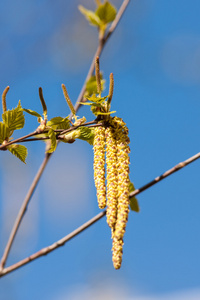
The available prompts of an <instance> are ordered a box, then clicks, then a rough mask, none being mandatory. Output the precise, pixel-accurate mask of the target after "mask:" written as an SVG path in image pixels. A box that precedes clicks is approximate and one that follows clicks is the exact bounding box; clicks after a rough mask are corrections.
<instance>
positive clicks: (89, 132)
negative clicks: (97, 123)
mask: <svg viewBox="0 0 200 300" xmlns="http://www.w3.org/2000/svg"><path fill="white" fill-rule="evenodd" d="M77 130H79V131H80V136H79V137H78V138H79V139H81V140H84V141H86V142H88V143H89V144H90V145H93V141H94V129H93V128H88V127H80V128H78V129H77Z"/></svg>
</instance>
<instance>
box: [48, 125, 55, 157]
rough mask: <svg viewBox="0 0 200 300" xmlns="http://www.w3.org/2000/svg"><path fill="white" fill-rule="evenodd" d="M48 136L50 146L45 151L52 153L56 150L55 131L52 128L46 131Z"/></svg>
mask: <svg viewBox="0 0 200 300" xmlns="http://www.w3.org/2000/svg"><path fill="white" fill-rule="evenodd" d="M48 136H49V138H50V140H51V147H50V149H49V150H48V151H47V152H48V153H52V152H54V151H55V150H56V147H57V142H56V134H55V132H54V131H53V129H50V130H49V131H48Z"/></svg>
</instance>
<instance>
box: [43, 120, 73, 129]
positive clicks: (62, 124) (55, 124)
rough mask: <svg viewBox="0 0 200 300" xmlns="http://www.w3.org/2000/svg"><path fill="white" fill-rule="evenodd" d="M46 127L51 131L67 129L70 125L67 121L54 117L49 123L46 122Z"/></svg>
mask: <svg viewBox="0 0 200 300" xmlns="http://www.w3.org/2000/svg"><path fill="white" fill-rule="evenodd" d="M47 126H48V127H51V128H52V129H63V130H65V129H69V128H70V123H69V119H68V118H67V117H66V118H62V117H55V118H52V119H51V120H50V121H48V122H47Z"/></svg>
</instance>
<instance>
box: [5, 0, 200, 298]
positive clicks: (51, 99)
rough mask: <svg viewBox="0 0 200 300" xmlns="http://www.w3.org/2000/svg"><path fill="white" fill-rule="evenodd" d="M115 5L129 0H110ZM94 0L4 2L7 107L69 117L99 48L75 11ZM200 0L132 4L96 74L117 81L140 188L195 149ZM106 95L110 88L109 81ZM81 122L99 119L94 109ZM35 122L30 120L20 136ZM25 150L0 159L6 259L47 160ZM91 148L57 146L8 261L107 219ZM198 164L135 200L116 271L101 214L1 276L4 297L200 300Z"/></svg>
mask: <svg viewBox="0 0 200 300" xmlns="http://www.w3.org/2000/svg"><path fill="white" fill-rule="evenodd" d="M113 3H114V4H115V5H116V7H117V8H119V7H120V4H121V3H122V1H118V0H116V1H114V0H113ZM78 4H82V5H84V6H86V7H87V8H89V9H94V8H95V4H94V1H89V0H87V1H86V0H79V1H76V0H75V1H64V0H57V1H45V0H40V1H39V0H34V1H33V0H26V1H23V0H15V1H14V0H8V1H1V2H0V92H1V93H2V92H3V90H4V89H5V87H6V86H7V85H9V86H10V91H9V92H8V95H7V106H8V108H9V109H11V108H13V107H16V106H17V103H18V101H19V99H20V100H21V102H22V106H23V107H24V108H30V109H33V110H36V111H38V112H39V113H42V109H41V106H40V101H39V96H38V88H39V87H40V86H41V87H42V88H43V93H44V98H45V100H46V102H47V106H48V116H49V118H52V117H54V116H62V117H65V116H67V115H68V114H69V109H68V107H67V105H66V102H65V100H64V97H63V94H62V89H61V84H62V83H64V84H65V85H66V86H67V89H68V93H69V95H70V98H71V99H72V102H73V103H75V102H76V99H77V96H78V94H79V92H80V89H81V87H82V84H83V82H84V79H85V76H86V74H87V71H88V68H89V66H90V63H91V60H92V58H93V55H94V53H95V50H96V47H97V43H98V42H97V31H96V28H94V27H91V26H89V25H88V23H87V21H86V20H85V19H84V17H83V16H82V15H81V14H80V13H79V11H78V9H77V6H78ZM199 12H200V2H199V0H176V1H172V0H132V1H130V4H129V6H128V8H127V10H126V12H125V14H124V16H123V18H122V20H121V21H120V24H119V26H118V27H117V29H116V31H115V32H114V34H113V35H112V36H111V38H110V40H109V41H108V43H107V44H106V47H105V49H104V51H103V53H102V56H101V58H100V66H101V69H102V70H103V72H104V77H105V79H106V80H107V82H108V78H109V74H110V73H111V72H113V73H114V79H115V88H114V96H113V100H112V110H116V111H117V116H119V117H122V118H123V119H124V121H125V122H126V123H127V126H128V127H129V132H130V140H131V144H130V147H131V154H130V160H131V173H130V179H131V180H132V181H133V182H134V184H135V187H136V188H139V187H141V186H143V185H144V184H146V183H147V182H149V181H151V180H152V179H154V178H155V177H157V176H158V175H160V174H162V173H163V172H165V171H166V170H168V169H170V168H171V167H173V166H174V165H176V164H178V163H179V162H181V161H183V160H185V159H187V158H189V157H191V156H193V155H194V154H196V153H198V152H199V148H200V140H199V128H200V88H199V85H200V21H199ZM106 86H107V90H106V91H105V95H106V93H107V92H108V83H107V84H106ZM78 115H79V116H80V117H82V116H85V117H86V118H87V120H88V121H91V120H93V119H94V117H93V115H92V114H91V113H90V112H89V110H88V107H84V108H81V109H80V110H79V112H78ZM37 126H38V124H37V121H36V119H35V118H34V117H33V116H28V115H26V124H25V127H24V129H23V130H20V131H18V132H15V135H14V137H19V136H22V135H24V134H27V133H29V132H32V131H33V130H35V128H36V127H37ZM26 146H28V151H29V154H28V158H27V164H26V165H24V164H23V163H22V162H21V161H18V159H17V158H15V157H13V156H12V155H11V154H10V153H7V152H6V151H5V152H3V151H2V152H1V155H0V164H1V168H0V256H2V254H3V250H4V248H5V245H6V243H7V240H8V237H9V234H10V231H11V228H12V226H13V223H14V221H15V218H16V216H17V213H18V210H19V208H20V205H21V203H22V201H23V199H24V197H25V195H26V193H27V191H28V189H29V186H30V184H31V182H32V180H33V178H34V176H35V174H36V172H37V170H38V168H39V166H40V164H41V163H42V161H43V158H44V151H45V144H44V143H42V142H34V143H29V144H26ZM92 163H93V152H92V147H91V146H90V145H89V144H87V143H85V142H83V141H76V142H75V143H74V144H60V145H59V147H58V149H57V150H56V152H55V154H54V155H53V156H52V157H51V159H50V161H49V163H48V165H47V168H46V169H45V172H44V174H43V177H42V179H41V181H40V184H39V186H38V188H37V190H36V192H35V194H34V196H33V198H32V200H31V202H30V204H29V206H28V211H27V212H26V214H25V217H24V219H23V222H22V224H21V226H20V230H19V232H18V234H17V236H16V239H15V241H14V244H13V247H12V250H11V252H10V255H9V259H8V261H7V265H10V264H12V263H15V262H17V261H19V260H21V259H23V258H25V257H27V256H28V255H31V254H32V253H34V252H36V251H38V250H40V249H41V248H43V247H46V246H47V245H50V244H52V243H54V242H55V241H57V240H58V239H60V238H62V237H63V236H65V235H67V234H68V233H70V232H71V231H72V230H74V229H76V228H77V227H78V226H80V225H82V224H83V223H84V222H86V221H87V220H89V219H90V218H92V217H93V216H94V215H96V214H97V213H99V211H100V210H99V209H98V205H97V201H96V191H95V187H94V182H93V166H92ZM199 166H200V161H196V162H194V163H192V164H191V165H189V166H187V167H186V168H184V169H182V170H181V171H179V172H177V173H175V174H174V175H172V176H170V177H169V178H167V179H165V180H164V181H162V182H160V183H158V184H156V185H155V186H154V187H152V188H150V189H148V190H147V191H145V192H143V193H141V194H140V195H138V201H139V205H140V209H141V211H140V213H139V214H136V213H134V212H130V215H129V221H128V224H127V230H126V234H125V239H124V242H125V244H124V254H123V262H122V267H121V269H120V270H118V271H116V270H115V269H114V268H113V265H112V257H111V238H110V229H109V228H108V226H107V223H106V219H105V218H103V219H101V220H100V221H99V222H97V223H96V224H94V225H93V226H91V227H90V228H89V229H87V230H86V231H84V232H83V233H81V234H80V235H78V236H77V237H75V238H74V239H73V240H71V241H70V242H68V243H67V244H65V246H64V247H61V248H59V249H57V250H56V251H54V252H52V253H50V254H48V255H47V256H45V257H41V258H39V259H38V260H36V261H34V262H32V263H30V264H28V265H26V266H24V267H22V268H20V269H18V270H16V271H15V272H13V273H10V274H8V275H6V276H5V277H3V278H1V279H0V299H6V300H25V299H29V300H34V299H48V300H65V299H72V300H79V299H83V300H84V299H87V300H88V299H106V300H107V299H108V300H114V299H115V300H118V299H125V300H131V299H134V300H160V299H161V300H180V299H181V300H188V299H190V300H197V299H200V258H199V253H200V234H199V232H200V217H199V216H200V201H199V200H200V189H199Z"/></svg>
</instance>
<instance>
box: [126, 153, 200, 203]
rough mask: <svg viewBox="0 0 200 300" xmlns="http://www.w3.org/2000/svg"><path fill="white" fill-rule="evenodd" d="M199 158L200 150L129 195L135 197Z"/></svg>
mask: <svg viewBox="0 0 200 300" xmlns="http://www.w3.org/2000/svg"><path fill="white" fill-rule="evenodd" d="M198 158H200V152H199V153H197V154H195V155H194V156H192V157H190V158H188V159H186V160H185V161H183V162H180V163H179V164H177V165H176V166H174V167H173V168H171V169H169V170H168V171H166V172H165V173H163V174H162V175H160V176H158V177H156V178H155V179H154V180H152V181H150V182H149V183H147V184H145V185H144V186H142V187H141V188H139V189H137V190H135V191H133V192H131V193H130V195H129V197H133V196H136V195H138V194H140V193H141V192H143V191H145V190H146V189H148V188H149V187H151V186H152V185H154V184H156V183H158V182H160V181H161V180H163V179H165V178H166V177H168V176H169V175H172V174H173V173H175V172H177V171H179V170H180V169H182V168H184V167H186V166H187V165H189V164H191V163H192V162H193V161H195V160H197V159H198Z"/></svg>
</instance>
